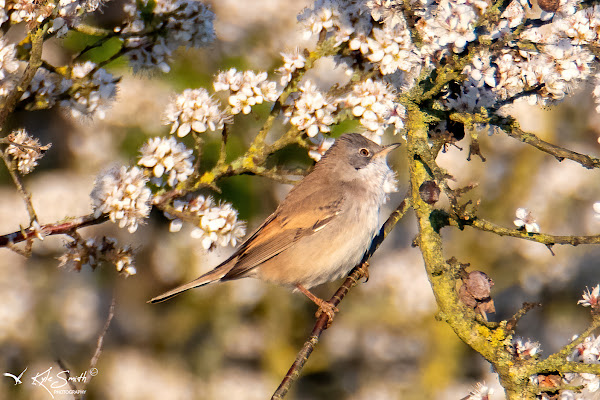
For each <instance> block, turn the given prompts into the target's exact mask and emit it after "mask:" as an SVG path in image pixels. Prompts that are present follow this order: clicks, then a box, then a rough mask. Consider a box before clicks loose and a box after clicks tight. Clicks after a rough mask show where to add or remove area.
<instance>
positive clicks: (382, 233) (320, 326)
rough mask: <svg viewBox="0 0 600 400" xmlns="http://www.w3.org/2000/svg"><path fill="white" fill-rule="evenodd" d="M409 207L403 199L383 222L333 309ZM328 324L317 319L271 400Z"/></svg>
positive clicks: (334, 299) (285, 387) (291, 380)
mask: <svg viewBox="0 0 600 400" xmlns="http://www.w3.org/2000/svg"><path fill="white" fill-rule="evenodd" d="M409 207H410V202H409V200H408V199H404V200H403V201H402V202H401V203H400V205H399V206H398V207H397V208H396V210H394V212H392V214H391V215H390V216H389V217H388V219H387V220H386V221H385V223H384V224H383V226H382V227H381V229H380V230H379V234H378V235H377V236H376V237H375V238H374V239H373V243H372V244H371V248H370V249H369V251H367V253H366V254H365V257H364V258H363V261H362V262H361V263H360V264H359V265H357V266H356V267H354V269H352V271H351V272H350V274H349V275H348V277H347V278H346V280H345V281H344V283H343V284H342V286H340V288H339V289H338V290H337V291H336V292H335V294H334V295H333V297H331V299H330V300H329V303H331V304H332V305H333V306H334V307H336V306H337V305H338V304H339V303H340V302H341V301H342V300H343V299H344V297H345V296H346V294H348V291H350V289H352V288H353V287H354V286H356V285H357V284H358V282H359V281H360V280H361V279H362V278H363V277H365V276H366V274H367V268H366V266H367V265H368V263H367V261H368V259H369V258H370V257H371V256H372V255H373V253H374V252H375V250H377V248H379V246H380V245H381V243H382V242H383V241H384V240H385V238H386V237H387V235H388V234H389V233H390V232H391V231H392V229H393V228H394V226H395V225H396V223H398V221H400V219H402V217H403V216H404V214H405V213H406V211H407V210H408V208H409ZM329 322H330V321H329V317H328V315H327V314H326V313H322V314H321V315H320V316H319V317H318V318H317V322H316V323H315V325H314V327H313V329H312V332H311V333H310V336H309V337H308V339H307V340H306V342H304V345H303V346H302V348H301V349H300V351H299V352H298V354H297V355H296V359H295V360H294V363H293V364H292V366H291V367H290V369H289V370H288V372H287V373H286V374H285V377H284V378H283V380H282V381H281V383H280V384H279V387H278V388H277V390H276V391H275V393H273V396H272V397H271V400H281V399H283V398H284V397H285V395H286V394H287V392H288V391H289V390H290V387H291V386H292V384H293V383H294V382H295V381H296V380H297V379H298V377H299V376H300V372H301V371H302V369H303V368H304V365H305V364H306V361H308V358H309V357H310V355H311V353H312V352H313V350H314V348H315V346H316V345H317V343H319V338H320V337H321V334H322V333H323V331H325V329H327V328H328V323H329Z"/></svg>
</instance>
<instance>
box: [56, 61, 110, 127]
mask: <svg viewBox="0 0 600 400" xmlns="http://www.w3.org/2000/svg"><path fill="white" fill-rule="evenodd" d="M71 80H72V82H73V83H72V86H71V88H70V90H69V92H70V93H69V94H70V97H69V98H68V99H67V100H62V101H61V102H60V105H61V106H63V107H65V108H67V109H69V110H70V112H71V114H72V115H73V116H74V117H81V116H96V117H98V118H101V119H102V118H104V117H105V113H106V111H107V110H108V109H109V108H110V106H111V105H112V102H113V101H114V99H115V97H116V95H117V81H118V79H116V78H115V77H114V76H112V75H111V74H110V73H108V72H107V71H106V70H105V69H103V68H98V66H97V65H96V64H94V63H93V62H91V61H86V62H85V63H82V64H76V65H74V66H73V69H72V70H71Z"/></svg>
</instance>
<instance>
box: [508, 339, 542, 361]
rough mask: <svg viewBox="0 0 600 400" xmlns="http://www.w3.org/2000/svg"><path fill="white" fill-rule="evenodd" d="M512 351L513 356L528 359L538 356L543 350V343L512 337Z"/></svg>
mask: <svg viewBox="0 0 600 400" xmlns="http://www.w3.org/2000/svg"><path fill="white" fill-rule="evenodd" d="M510 351H511V353H512V355H513V357H515V358H517V359H520V360H526V359H529V358H533V357H536V355H538V354H539V353H540V352H541V345H540V344H539V343H538V342H534V341H531V340H529V339H527V340H523V338H520V337H515V338H513V339H512V343H511V346H510Z"/></svg>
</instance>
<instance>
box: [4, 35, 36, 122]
mask: <svg viewBox="0 0 600 400" xmlns="http://www.w3.org/2000/svg"><path fill="white" fill-rule="evenodd" d="M33 31H34V32H35V33H33V34H30V35H31V36H30V38H31V53H30V54H29V63H28V64H27V68H25V72H24V73H23V77H22V78H21V81H20V82H19V83H18V84H17V85H16V86H15V87H14V89H13V90H11V91H10V93H9V94H8V96H6V98H5V100H4V102H2V103H0V128H3V127H4V125H6V119H7V118H8V116H9V115H10V114H11V113H12V112H13V111H14V109H15V107H16V105H17V102H18V101H19V99H20V98H21V96H23V93H25V90H27V88H28V87H29V85H30V84H31V81H32V80H33V77H34V76H35V73H36V71H37V70H38V68H39V67H40V66H41V65H42V47H43V44H44V34H45V32H46V27H44V28H34V30H33Z"/></svg>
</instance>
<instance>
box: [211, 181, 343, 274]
mask: <svg viewBox="0 0 600 400" xmlns="http://www.w3.org/2000/svg"><path fill="white" fill-rule="evenodd" d="M291 199H292V200H296V201H291V202H290V201H287V202H283V203H282V204H281V205H280V207H279V208H278V209H277V210H276V211H275V212H274V213H273V214H272V215H271V216H270V217H269V218H268V219H267V220H266V221H265V222H264V223H263V225H261V226H260V227H259V228H258V229H257V230H256V231H255V232H254V233H253V234H252V235H251V236H250V238H249V239H248V240H246V242H244V244H242V246H240V248H239V249H238V251H236V253H235V254H234V255H233V256H232V258H237V260H236V262H235V264H234V266H233V267H232V268H231V270H230V271H229V272H228V273H227V274H225V276H223V278H222V280H228V279H237V278H242V277H244V276H245V275H246V274H247V273H248V271H250V270H252V269H254V268H256V267H257V266H259V265H260V264H262V263H263V262H265V261H267V260H269V259H271V258H273V257H275V256H276V255H278V254H280V253H281V252H283V251H285V250H286V249H288V248H289V247H290V246H292V245H293V244H294V243H296V242H297V241H298V240H300V239H301V238H303V237H305V236H307V235H312V234H314V233H315V232H318V231H319V230H321V229H323V228H324V227H325V226H326V225H327V224H328V223H329V222H331V220H332V219H333V218H334V217H335V216H336V215H337V214H338V213H339V212H340V210H341V207H342V203H343V201H344V197H343V193H342V192H341V190H340V191H336V190H328V191H326V192H316V191H311V192H309V193H308V195H307V196H304V197H303V198H302V199H300V198H294V197H291ZM286 200H287V199H286ZM257 237H260V240H256V239H257Z"/></svg>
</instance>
